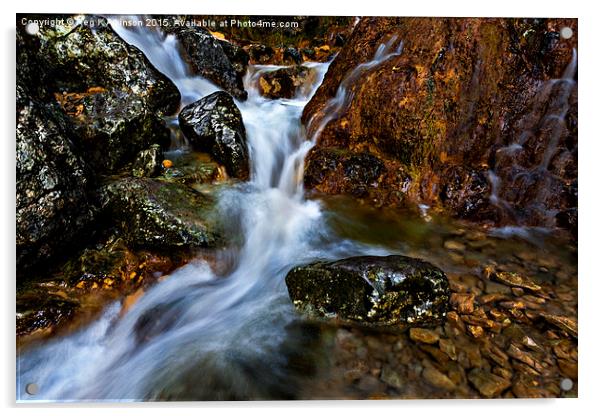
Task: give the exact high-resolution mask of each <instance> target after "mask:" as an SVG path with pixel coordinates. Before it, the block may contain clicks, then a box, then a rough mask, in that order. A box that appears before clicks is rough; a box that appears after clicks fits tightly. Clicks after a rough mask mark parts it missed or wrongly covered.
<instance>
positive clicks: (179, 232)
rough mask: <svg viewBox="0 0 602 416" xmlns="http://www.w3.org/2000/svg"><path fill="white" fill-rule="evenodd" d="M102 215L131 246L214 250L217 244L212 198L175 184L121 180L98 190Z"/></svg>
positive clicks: (159, 181) (217, 235)
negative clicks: (119, 231) (117, 229)
mask: <svg viewBox="0 0 602 416" xmlns="http://www.w3.org/2000/svg"><path fill="white" fill-rule="evenodd" d="M101 201H102V208H103V211H104V214H105V215H106V216H107V218H109V220H110V221H112V222H114V223H115V225H116V226H117V227H118V228H119V229H120V230H121V233H122V236H123V237H124V239H125V241H126V242H127V243H128V244H129V245H131V246H133V247H156V248H163V249H168V248H178V247H188V246H192V247H213V246H215V245H217V244H218V243H219V242H220V231H219V221H218V219H217V217H216V215H215V213H214V212H213V208H214V200H213V198H212V197H210V196H207V195H204V194H201V193H198V192H196V191H194V190H193V189H192V188H189V187H187V186H185V185H182V184H179V183H176V182H165V181H161V180H157V179H149V178H124V179H121V180H117V181H116V182H113V183H110V184H108V185H106V186H105V187H104V188H103V189H102V190H101Z"/></svg>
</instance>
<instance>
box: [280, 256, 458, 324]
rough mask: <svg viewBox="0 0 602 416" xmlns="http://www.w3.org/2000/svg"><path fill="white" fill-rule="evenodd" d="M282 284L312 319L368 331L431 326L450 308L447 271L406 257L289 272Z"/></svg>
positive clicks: (321, 265)
mask: <svg viewBox="0 0 602 416" xmlns="http://www.w3.org/2000/svg"><path fill="white" fill-rule="evenodd" d="M286 285H287V287H288V292H289V295H290V297H291V299H292V301H293V303H294V305H295V307H296V308H297V309H298V310H300V311H302V312H305V313H307V314H308V315H309V316H310V317H318V318H335V319H338V320H339V321H341V322H343V323H350V324H361V325H367V326H371V327H396V326H398V327H399V326H401V327H404V326H414V325H432V324H437V323H439V322H440V321H441V320H442V319H443V318H444V317H445V316H446V313H447V311H448V308H449V285H448V281H447V277H446V276H445V273H443V271H441V270H440V269H438V268H437V267H435V266H433V265H432V264H429V263H427V262H425V261H422V260H419V259H414V258H410V257H405V256H386V257H379V256H359V257H350V258H347V259H343V260H338V261H334V262H316V263H311V264H308V265H304V266H299V267H295V268H293V269H292V270H291V271H290V272H289V273H288V274H287V276H286Z"/></svg>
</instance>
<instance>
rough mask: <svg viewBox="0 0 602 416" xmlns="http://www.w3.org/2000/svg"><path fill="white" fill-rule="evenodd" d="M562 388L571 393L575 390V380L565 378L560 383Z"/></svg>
mask: <svg viewBox="0 0 602 416" xmlns="http://www.w3.org/2000/svg"><path fill="white" fill-rule="evenodd" d="M560 388H561V389H562V390H564V391H569V390H570V389H572V388H573V380H571V379H570V378H563V379H562V381H561V382H560Z"/></svg>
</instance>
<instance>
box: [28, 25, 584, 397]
mask: <svg viewBox="0 0 602 416" xmlns="http://www.w3.org/2000/svg"><path fill="white" fill-rule="evenodd" d="M577 36H578V30H577V20H576V19H562V18H554V19H521V18H512V19H505V18H491V19H490V18H412V17H318V16H310V17H283V16H279V17H269V16H267V17H266V16H261V17H260V16H167V15H153V16H115V15H110V16H93V15H18V16H17V21H16V42H17V85H16V108H17V119H16V121H17V134H16V140H17V142H16V149H17V153H16V162H17V175H16V181H17V183H16V188H17V198H16V201H17V205H16V230H17V240H16V244H17V250H16V252H17V259H16V261H17V276H16V279H17V293H16V306H17V316H16V342H17V357H16V360H17V374H16V379H17V380H16V381H17V400H18V401H84V400H85V401H118V400H133V401H157V400H174V401H177V400H256V399H257V400H271V399H381V398H387V399H406V398H424V399H433V398H492V397H493V398H521V397H543V398H548V397H575V396H576V395H577V385H578V371H577V337H578V331H577V239H576V237H577V235H576V232H577V82H578V81H577V79H578V78H577V50H578V48H577Z"/></svg>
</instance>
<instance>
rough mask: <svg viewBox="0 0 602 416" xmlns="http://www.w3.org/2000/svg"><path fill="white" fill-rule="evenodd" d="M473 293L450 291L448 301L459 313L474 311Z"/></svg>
mask: <svg viewBox="0 0 602 416" xmlns="http://www.w3.org/2000/svg"><path fill="white" fill-rule="evenodd" d="M474 298H475V296H474V294H473V293H452V294H451V297H450V300H449V303H450V304H451V306H452V307H453V308H454V309H455V310H457V311H458V313H461V314H471V313H473V312H474Z"/></svg>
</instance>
